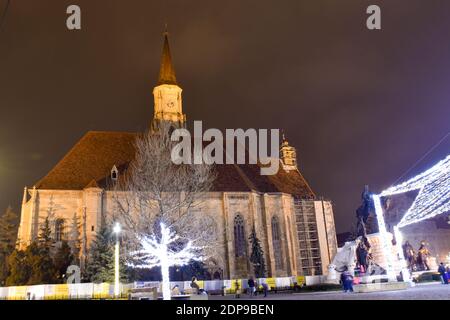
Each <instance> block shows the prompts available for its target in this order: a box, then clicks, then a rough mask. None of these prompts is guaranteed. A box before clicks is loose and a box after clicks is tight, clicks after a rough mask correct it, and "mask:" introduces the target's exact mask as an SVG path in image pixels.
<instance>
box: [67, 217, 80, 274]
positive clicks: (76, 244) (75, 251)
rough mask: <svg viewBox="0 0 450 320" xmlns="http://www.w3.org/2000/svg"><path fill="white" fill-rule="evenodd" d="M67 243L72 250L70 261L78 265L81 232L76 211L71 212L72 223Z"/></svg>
mask: <svg viewBox="0 0 450 320" xmlns="http://www.w3.org/2000/svg"><path fill="white" fill-rule="evenodd" d="M69 245H70V248H71V250H72V263H73V264H75V265H78V266H80V251H81V233H80V224H79V222H78V217H77V214H76V213H74V214H73V218H72V225H71V227H70V242H69Z"/></svg>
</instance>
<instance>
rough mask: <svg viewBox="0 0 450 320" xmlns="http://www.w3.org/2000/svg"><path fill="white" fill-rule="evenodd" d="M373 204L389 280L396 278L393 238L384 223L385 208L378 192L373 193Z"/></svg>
mask: <svg viewBox="0 0 450 320" xmlns="http://www.w3.org/2000/svg"><path fill="white" fill-rule="evenodd" d="M372 199H373V204H374V207H375V214H376V216H377V222H378V231H379V233H380V237H381V244H382V246H383V252H384V255H385V258H386V273H387V276H388V278H389V280H395V278H396V277H395V271H394V264H393V257H392V245H391V240H390V239H389V237H388V233H387V230H386V224H385V223H384V217H383V208H382V207H381V202H380V197H379V196H378V195H376V194H374V195H372Z"/></svg>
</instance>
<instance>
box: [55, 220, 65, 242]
mask: <svg viewBox="0 0 450 320" xmlns="http://www.w3.org/2000/svg"><path fill="white" fill-rule="evenodd" d="M63 238H64V219H57V220H56V222H55V240H56V241H62V240H63Z"/></svg>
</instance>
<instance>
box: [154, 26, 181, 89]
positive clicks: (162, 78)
mask: <svg viewBox="0 0 450 320" xmlns="http://www.w3.org/2000/svg"><path fill="white" fill-rule="evenodd" d="M161 84H175V85H176V84H177V77H176V76H175V68H174V67H173V64H172V56H171V55H170V47H169V35H168V33H167V31H166V32H164V46H163V51H162V55H161V65H160V68H159V78H158V85H161Z"/></svg>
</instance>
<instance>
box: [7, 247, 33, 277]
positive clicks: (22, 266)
mask: <svg viewBox="0 0 450 320" xmlns="http://www.w3.org/2000/svg"><path fill="white" fill-rule="evenodd" d="M7 263H8V269H9V274H8V277H7V278H6V281H5V285H6V286H20V285H25V284H27V282H28V279H29V278H30V274H31V267H30V266H29V264H28V263H27V259H26V253H25V251H21V250H17V249H16V250H14V251H13V252H12V253H11V254H10V255H9V257H8V258H7Z"/></svg>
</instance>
